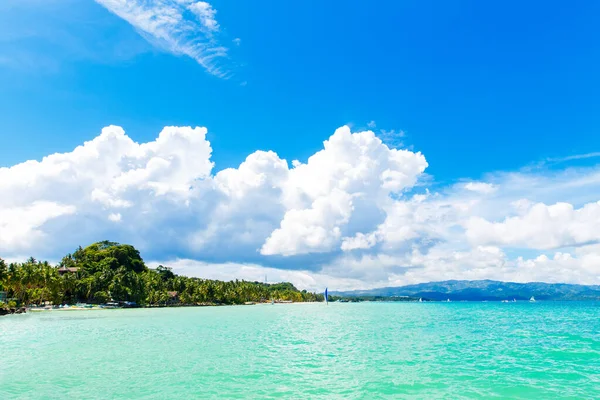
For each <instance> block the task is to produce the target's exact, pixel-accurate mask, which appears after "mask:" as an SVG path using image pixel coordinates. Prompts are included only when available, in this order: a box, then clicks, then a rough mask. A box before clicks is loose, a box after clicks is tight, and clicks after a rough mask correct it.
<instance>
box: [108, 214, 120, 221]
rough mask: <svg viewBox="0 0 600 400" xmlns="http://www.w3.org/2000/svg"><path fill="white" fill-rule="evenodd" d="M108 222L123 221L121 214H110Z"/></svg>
mask: <svg viewBox="0 0 600 400" xmlns="http://www.w3.org/2000/svg"><path fill="white" fill-rule="evenodd" d="M108 220H109V221H112V222H120V221H121V214H120V213H111V214H108Z"/></svg>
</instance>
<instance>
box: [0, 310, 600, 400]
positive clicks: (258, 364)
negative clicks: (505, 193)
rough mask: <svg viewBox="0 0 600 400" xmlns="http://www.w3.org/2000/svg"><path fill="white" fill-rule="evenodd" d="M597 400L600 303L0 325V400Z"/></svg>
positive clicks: (195, 313) (131, 314)
mask: <svg viewBox="0 0 600 400" xmlns="http://www.w3.org/2000/svg"><path fill="white" fill-rule="evenodd" d="M67 398H71V399H121V398H124V399H125V398H127V399H131V398H144V399H175V398H215V399H217V398H218V399H234V398H238V399H255V398H283V399H320V398H322V399H386V398H389V399H392V398H413V399H437V398H440V399H441V398H445V399H461V398H465V399H466V398H468V399H471V398H506V399H509V398H510V399H513V398H514V399H551V398H552V399H555V398H572V399H597V398H600V303H594V302H537V303H528V302H517V303H510V304H502V303H498V302H494V303H492V302H490V303H358V304H347V303H330V304H329V305H325V304H276V305H256V306H234V307H197V308H168V309H131V310H100V311H49V312H41V313H30V314H26V315H13V316H6V317H1V318H0V399H67Z"/></svg>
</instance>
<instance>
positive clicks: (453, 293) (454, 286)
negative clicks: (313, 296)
mask: <svg viewBox="0 0 600 400" xmlns="http://www.w3.org/2000/svg"><path fill="white" fill-rule="evenodd" d="M335 294H337V295H342V296H345V297H384V298H385V297H387V298H391V297H399V296H410V297H415V298H419V297H421V298H423V299H429V300H436V301H442V300H446V299H450V300H456V301H460V300H470V301H483V300H490V301H494V300H498V301H500V300H513V299H516V300H528V299H529V298H530V297H531V296H534V297H535V299H536V300H600V286H589V285H572V284H566V283H542V282H531V283H514V282H500V281H491V280H480V281H455V280H451V281H441V282H430V283H420V284H416V285H408V286H400V287H385V288H379V289H370V290H357V291H351V292H340V293H335Z"/></svg>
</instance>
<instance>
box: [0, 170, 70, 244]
mask: <svg viewBox="0 0 600 400" xmlns="http://www.w3.org/2000/svg"><path fill="white" fill-rule="evenodd" d="M0 176H1V175H0ZM76 210H77V209H76V207H75V206H72V205H64V204H59V203H55V202H52V201H43V200H40V201H34V202H32V203H30V204H26V205H22V206H14V205H13V206H11V207H2V208H0V251H2V252H11V253H15V252H18V251H20V250H22V249H27V248H29V246H30V245H31V243H35V242H36V241H43V240H44V239H46V238H45V237H46V236H47V234H46V233H45V232H44V231H43V230H42V229H41V227H42V226H43V225H44V224H45V223H46V222H48V221H50V220H52V219H54V218H58V217H61V216H65V215H71V214H74V213H75V212H76Z"/></svg>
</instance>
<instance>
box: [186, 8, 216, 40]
mask: <svg viewBox="0 0 600 400" xmlns="http://www.w3.org/2000/svg"><path fill="white" fill-rule="evenodd" d="M187 8H188V9H189V10H190V11H191V12H193V13H194V14H195V15H196V17H198V19H199V20H200V23H201V24H202V26H203V27H204V28H205V29H206V30H208V31H211V32H216V31H218V30H219V24H218V23H217V20H216V19H215V15H216V14H217V11H216V10H215V9H214V8H212V6H211V5H210V4H208V3H207V2H205V1H197V2H193V1H191V2H190V3H189V5H188V6H187Z"/></svg>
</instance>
